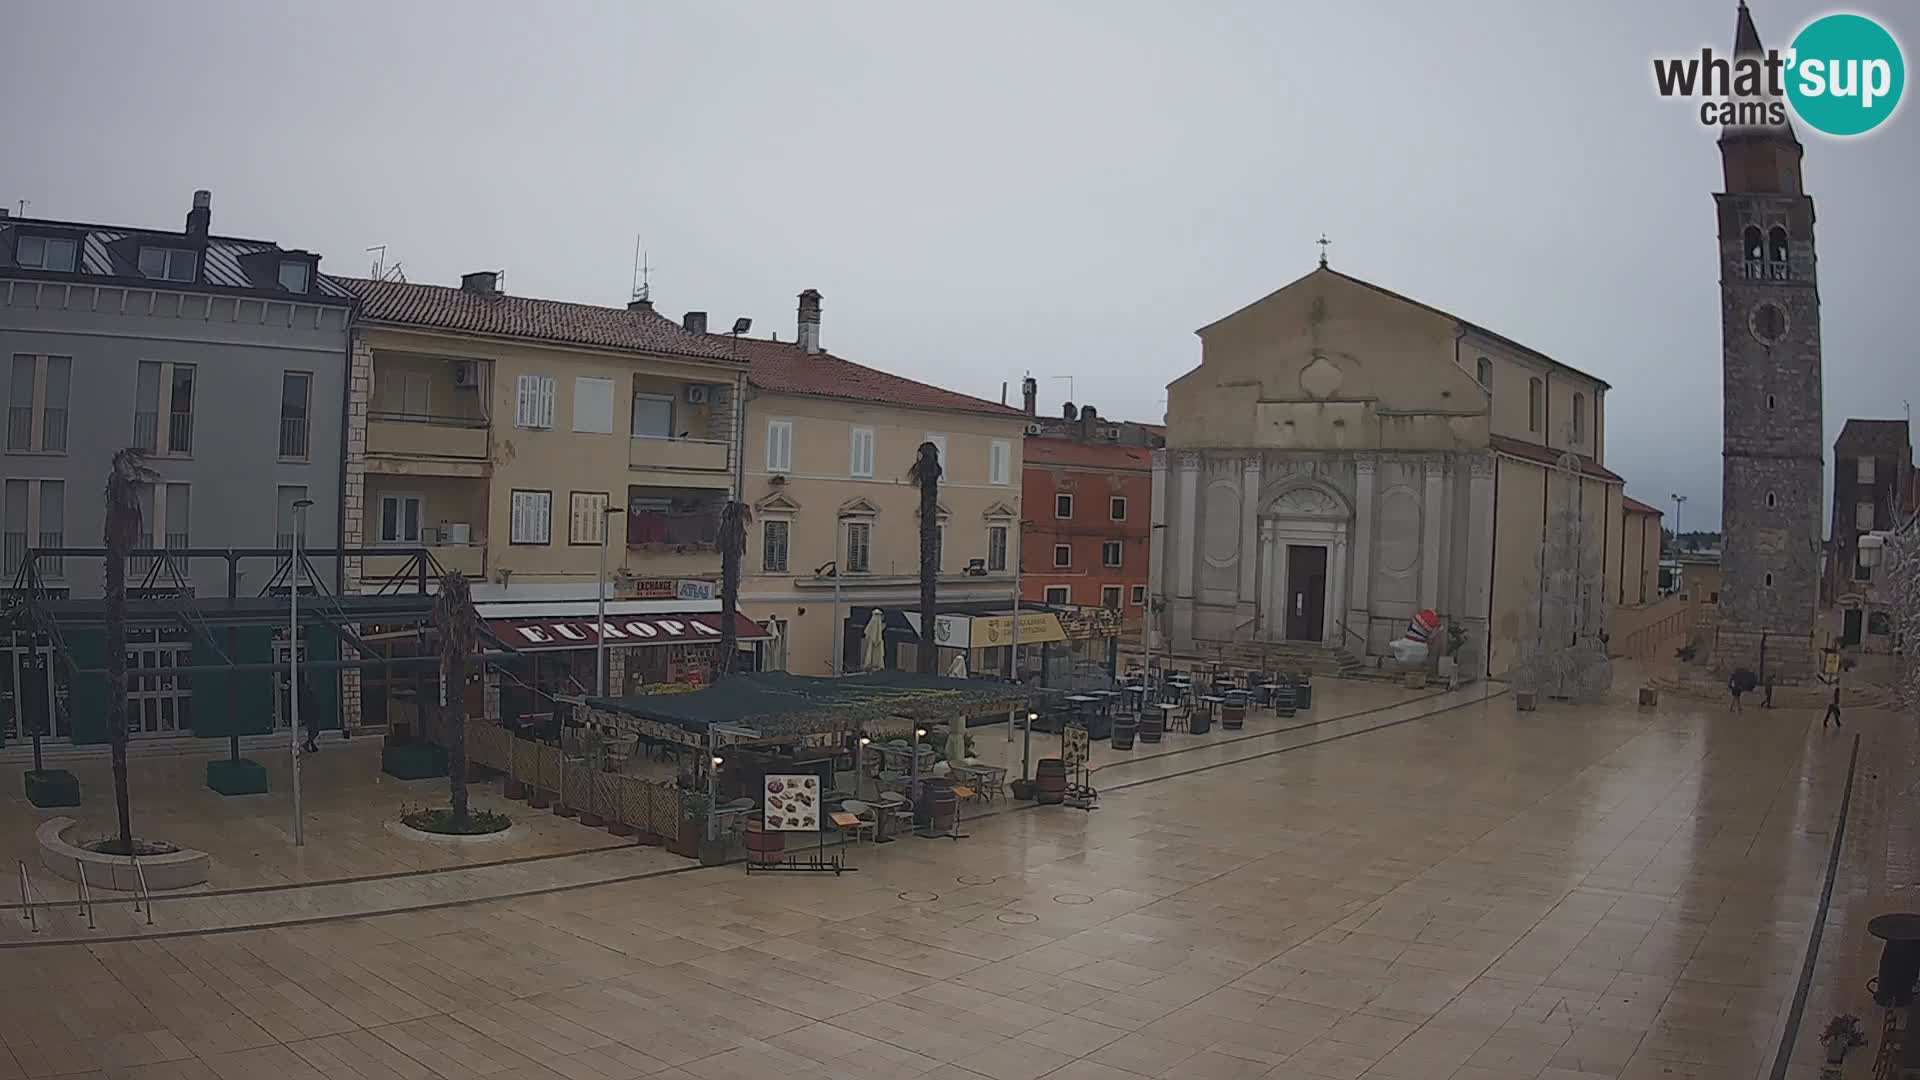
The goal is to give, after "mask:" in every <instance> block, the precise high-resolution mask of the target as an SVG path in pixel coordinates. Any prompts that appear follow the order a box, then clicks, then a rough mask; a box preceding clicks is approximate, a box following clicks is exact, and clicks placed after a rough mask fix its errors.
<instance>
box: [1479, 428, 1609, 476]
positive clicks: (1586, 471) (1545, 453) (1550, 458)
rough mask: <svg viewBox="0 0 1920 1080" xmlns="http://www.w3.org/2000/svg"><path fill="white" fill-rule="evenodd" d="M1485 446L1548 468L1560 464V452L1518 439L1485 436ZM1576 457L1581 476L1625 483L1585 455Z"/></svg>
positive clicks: (1502, 436)
mask: <svg viewBox="0 0 1920 1080" xmlns="http://www.w3.org/2000/svg"><path fill="white" fill-rule="evenodd" d="M1487 445H1488V446H1490V447H1492V448H1493V450H1494V451H1495V452H1496V453H1501V454H1506V455H1508V456H1510V457H1517V458H1524V459H1526V460H1527V461H1534V462H1538V463H1540V464H1542V465H1546V466H1548V467H1550V468H1551V467H1554V466H1557V465H1559V464H1560V451H1558V450H1553V449H1550V448H1548V447H1545V446H1541V445H1540V444H1539V443H1530V442H1522V441H1521V440H1519V439H1515V438H1510V437H1508V436H1506V435H1489V436H1487ZM1576 456H1578V457H1579V459H1580V474H1581V475H1582V476H1595V477H1599V478H1600V479H1602V480H1613V481H1616V482H1618V483H1622V484H1624V483H1626V480H1624V479H1623V478H1622V477H1621V476H1620V474H1619V473H1616V472H1614V471H1613V470H1611V469H1609V468H1607V467H1606V466H1605V465H1601V464H1599V463H1598V462H1596V461H1594V460H1593V459H1592V458H1590V457H1588V456H1587V455H1585V454H1579V455H1576Z"/></svg>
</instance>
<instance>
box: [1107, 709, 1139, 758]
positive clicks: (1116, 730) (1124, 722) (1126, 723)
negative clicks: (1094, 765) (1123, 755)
mask: <svg viewBox="0 0 1920 1080" xmlns="http://www.w3.org/2000/svg"><path fill="white" fill-rule="evenodd" d="M1137 730H1139V722H1138V721H1136V720H1135V719H1134V718H1133V717H1131V716H1119V717H1115V718H1114V721H1113V748H1114V749H1115V750H1131V749H1133V735H1134V732H1135V731H1137Z"/></svg>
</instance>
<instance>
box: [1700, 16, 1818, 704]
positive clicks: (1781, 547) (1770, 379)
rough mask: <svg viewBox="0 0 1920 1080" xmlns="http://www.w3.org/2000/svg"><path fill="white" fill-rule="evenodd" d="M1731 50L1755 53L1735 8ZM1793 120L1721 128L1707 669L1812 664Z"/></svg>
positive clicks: (1771, 672)
mask: <svg viewBox="0 0 1920 1080" xmlns="http://www.w3.org/2000/svg"><path fill="white" fill-rule="evenodd" d="M1734 52H1735V54H1736V55H1739V56H1747V55H1755V54H1759V53H1761V52H1762V49H1761V45H1760V35H1759V33H1758V32H1757V31H1756V30H1755V29H1754V25H1753V16H1752V14H1751V13H1750V12H1748V10H1747V7H1746V5H1745V4H1744V3H1743V4H1741V5H1740V11H1739V17H1738V22H1737V24H1736V28H1735V31H1734ZM1801 153H1802V150H1801V146H1800V141H1799V139H1797V138H1796V137H1795V136H1794V133H1793V128H1792V126H1791V124H1782V125H1780V126H1778V127H1741V128H1733V127H1730V128H1726V129H1724V130H1723V132H1722V134H1721V136H1720V159H1721V166H1722V170H1723V172H1724V178H1725V190H1724V191H1723V192H1721V193H1720V194H1717V195H1715V196H1714V201H1715V203H1716V206H1717V209H1718V216H1719V227H1720V230H1719V231H1720V341H1721V378H1722V386H1721V399H1722V413H1721V427H1722V439H1723V449H1722V455H1721V458H1722V463H1721V469H1722V471H1721V497H1720V506H1721V510H1720V531H1721V577H1722V583H1721V586H1720V612H1721V623H1720V629H1719V632H1718V635H1717V638H1716V640H1715V642H1714V653H1713V657H1714V667H1715V668H1716V669H1717V670H1719V671H1721V672H1722V673H1725V672H1728V671H1731V670H1733V669H1736V668H1743V667H1744V668H1747V669H1749V670H1752V671H1753V672H1755V673H1756V674H1761V675H1762V677H1763V678H1764V677H1768V676H1770V677H1772V678H1773V679H1775V680H1776V681H1778V682H1781V683H1783V684H1784V683H1793V682H1802V681H1805V680H1806V679H1808V678H1809V677H1810V676H1811V674H1812V673H1813V671H1814V668H1813V663H1814V654H1815V651H1816V648H1815V646H1816V643H1815V642H1814V640H1813V635H1814V628H1815V620H1816V618H1817V615H1818V607H1819V596H1820V536H1821V507H1822V503H1823V501H1824V489H1823V484H1824V475H1825V474H1824V467H1823V457H1822V452H1823V446H1822V444H1823V443H1824V441H1825V440H1824V438H1823V431H1824V422H1823V416H1822V412H1821V394H1820V383H1821V378H1820V363H1821V361H1820V293H1819V287H1818V277H1817V273H1816V271H1817V263H1816V261H1815V257H1814V244H1813V200H1812V199H1810V198H1808V197H1807V195H1806V192H1805V189H1804V188H1803V186H1802V184H1801V174H1800V159H1801Z"/></svg>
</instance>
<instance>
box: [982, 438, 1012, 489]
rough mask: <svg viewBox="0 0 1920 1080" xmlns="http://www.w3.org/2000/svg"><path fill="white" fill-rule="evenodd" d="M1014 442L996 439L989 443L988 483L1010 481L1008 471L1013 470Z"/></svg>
mask: <svg viewBox="0 0 1920 1080" xmlns="http://www.w3.org/2000/svg"><path fill="white" fill-rule="evenodd" d="M1012 462H1013V444H1012V443H1010V442H1008V441H1007V440H1005V439H995V440H993V441H992V442H990V443H988V444H987V483H989V484H1005V483H1008V482H1009V480H1008V473H1009V472H1010V471H1011V470H1012Z"/></svg>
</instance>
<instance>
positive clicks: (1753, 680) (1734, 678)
mask: <svg viewBox="0 0 1920 1080" xmlns="http://www.w3.org/2000/svg"><path fill="white" fill-rule="evenodd" d="M1758 685H1760V680H1759V678H1758V677H1757V676H1755V675H1754V673H1753V672H1751V671H1748V670H1747V669H1746V668H1737V669H1735V670H1734V672H1733V674H1731V675H1728V676H1727V693H1729V694H1732V695H1733V707H1732V711H1733V712H1739V711H1740V695H1741V694H1744V693H1746V692H1747V691H1749V690H1751V689H1753V688H1754V687H1756V686H1758Z"/></svg>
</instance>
